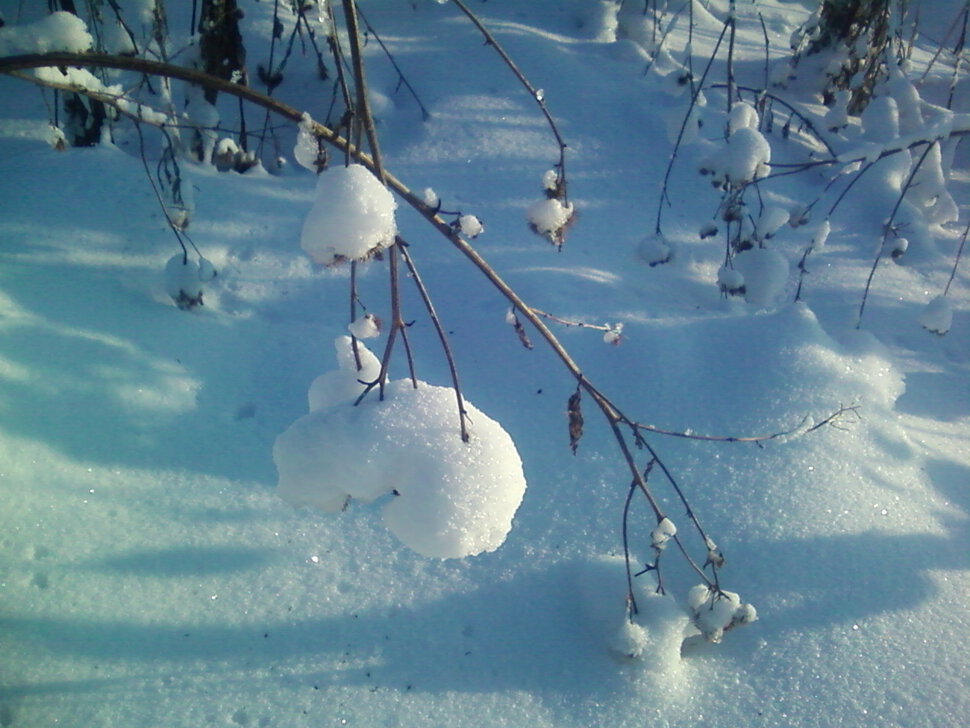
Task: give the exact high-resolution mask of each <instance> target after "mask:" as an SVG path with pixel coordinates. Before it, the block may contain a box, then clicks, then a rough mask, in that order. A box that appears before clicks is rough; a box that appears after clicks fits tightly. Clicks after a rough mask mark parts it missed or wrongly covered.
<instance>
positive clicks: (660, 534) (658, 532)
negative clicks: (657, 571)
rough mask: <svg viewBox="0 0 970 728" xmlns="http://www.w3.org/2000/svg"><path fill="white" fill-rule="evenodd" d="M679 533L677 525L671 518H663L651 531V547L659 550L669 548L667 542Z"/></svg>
mask: <svg viewBox="0 0 970 728" xmlns="http://www.w3.org/2000/svg"><path fill="white" fill-rule="evenodd" d="M676 535H677V526H675V525H674V522H673V521H671V520H670V519H669V518H666V517H664V518H662V519H661V520H660V523H658V524H657V526H656V527H655V528H654V529H653V530H652V531H651V532H650V547H651V548H654V549H656V550H657V551H663V550H664V549H665V548H667V542H668V541H670V539H672V538H673V537H674V536H676Z"/></svg>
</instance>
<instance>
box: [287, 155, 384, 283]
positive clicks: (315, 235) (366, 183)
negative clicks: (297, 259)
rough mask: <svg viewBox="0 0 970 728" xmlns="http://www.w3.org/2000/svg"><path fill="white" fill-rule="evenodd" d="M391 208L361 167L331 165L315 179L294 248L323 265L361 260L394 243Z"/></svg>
mask: <svg viewBox="0 0 970 728" xmlns="http://www.w3.org/2000/svg"><path fill="white" fill-rule="evenodd" d="M396 208H397V202H396V201H395V200H394V198H393V197H392V196H391V193H390V192H388V191H387V189H386V188H385V187H384V185H382V184H381V183H380V181H379V180H378V179H377V177H375V176H374V175H373V174H371V172H370V170H368V169H367V168H366V167H364V166H362V165H360V164H351V165H348V166H346V167H331V168H330V169H328V170H327V171H326V172H323V173H322V174H320V176H319V177H317V188H316V197H315V199H314V201H313V208H312V209H311V210H310V212H309V214H308V215H307V217H306V220H305V221H304V223H303V232H302V234H301V236H300V246H301V247H302V248H303V250H304V252H306V254H307V255H309V256H310V257H311V258H312V259H313V261H314V262H316V263H321V264H323V265H334V264H336V263H341V262H343V261H345V260H365V259H367V258H369V257H371V256H372V255H374V254H375V253H377V252H379V251H380V250H382V249H383V248H386V247H387V246H389V245H391V244H392V243H393V242H394V236H395V235H396V234H397V224H396V222H395V219H394V210H395V209H396Z"/></svg>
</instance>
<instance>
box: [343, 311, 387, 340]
mask: <svg viewBox="0 0 970 728" xmlns="http://www.w3.org/2000/svg"><path fill="white" fill-rule="evenodd" d="M347 329H348V330H349V331H350V333H351V334H353V335H354V336H356V337H357V338H358V339H373V338H374V337H376V336H380V335H381V320H380V319H379V318H378V317H377V316H375V315H374V314H372V313H365V314H364V315H363V316H361V317H360V318H358V319H356V320H354V321H352V322H350V323H349V324H347Z"/></svg>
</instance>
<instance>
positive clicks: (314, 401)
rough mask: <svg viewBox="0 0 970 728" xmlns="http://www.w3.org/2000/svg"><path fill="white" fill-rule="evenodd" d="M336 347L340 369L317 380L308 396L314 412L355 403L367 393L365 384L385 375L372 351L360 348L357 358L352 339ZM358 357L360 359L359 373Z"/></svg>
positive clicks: (346, 338) (336, 343) (344, 339)
mask: <svg viewBox="0 0 970 728" xmlns="http://www.w3.org/2000/svg"><path fill="white" fill-rule="evenodd" d="M333 344H334V348H335V349H336V350H337V364H338V365H339V366H340V368H339V369H336V370H334V371H330V372H325V373H323V374H321V375H320V376H319V377H317V378H316V379H314V380H313V384H311V385H310V390H309V392H307V399H308V400H309V402H308V404H309V406H310V411H311V412H315V411H317V410H319V409H323V408H325V407H331V406H333V405H335V404H341V403H344V402H353V401H354V400H356V399H357V398H358V397H359V396H360V395H361V394H363V392H364V387H365V385H364V384H362V382H373V381H375V380H376V379H377V377H378V376H379V375H380V373H381V362H380V360H379V359H378V358H377V357H376V356H374V354H373V353H372V352H371V351H370V349H368V348H367V347H365V346H361V345H360V344H358V346H357V355H356V356H355V355H354V349H353V344H352V343H351V339H350V337H349V336H339V337H337V338H336V339H335V340H334V342H333ZM357 357H360V369H359V370H358V369H357Z"/></svg>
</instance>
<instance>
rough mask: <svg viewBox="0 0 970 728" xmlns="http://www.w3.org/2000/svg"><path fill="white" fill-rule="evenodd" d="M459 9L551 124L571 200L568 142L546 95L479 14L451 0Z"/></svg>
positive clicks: (560, 180)
mask: <svg viewBox="0 0 970 728" xmlns="http://www.w3.org/2000/svg"><path fill="white" fill-rule="evenodd" d="M451 1H452V2H453V3H454V4H455V5H456V6H457V7H458V9H459V10H461V11H462V12H463V13H464V14H465V15H466V16H467V17H468V19H469V20H470V21H472V24H473V25H474V26H475V27H476V28H478V32H479V33H481V34H482V36H483V37H484V38H485V44H486V45H490V46H492V48H494V49H495V52H496V53H498V54H499V56H500V57H501V59H502V60H503V61H504V62H505V65H506V66H508V67H509V70H511V71H512V73H513V74H515V77H516V78H517V79H519V83H521V84H522V86H523V87H524V88H525V90H526V91H528V92H529V95H530V96H531V97H532V100H533V101H535V102H536V104H537V105H538V107H539V110H540V111H541V112H542V115H543V116H544V117H545V118H546V123H547V124H548V125H549V130H550V131H551V132H552V135H553V136H554V137H555V139H556V144H558V145H559V163H558V164H557V165H556V177H557V180H556V181H557V189H561V190H562V193H563V198H562V200H563V202H564V203H568V202H569V195H568V193H567V191H566V190H567V186H566V148H567V147H566V142H565V141H563V138H562V135H561V134H560V133H559V127H557V126H556V120H555V119H553V118H552V114H551V113H549V108H548V107H547V106H546V101H545V98H544V95H543V93H542V91H541V90H540V89H537V88H536V87H535V86H533V85H532V83H531V82H530V81H529V79H528V78H526V76H525V74H524V73H522V71H520V70H519V67H518V65H517V64H516V63H515V61H513V60H512V58H511V56H509V54H508V53H506V52H505V49H504V48H502V46H501V44H500V43H499V42H498V41H497V40H496V39H495V36H494V35H492V32H491V31H490V30H489V29H488V28H486V27H485V25H484V24H483V23H482V21H481V20H479V18H478V16H477V15H475V13H473V12H472V11H471V10H470V9H469V7H468V6H467V5H465V3H464V2H462V0H451Z"/></svg>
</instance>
